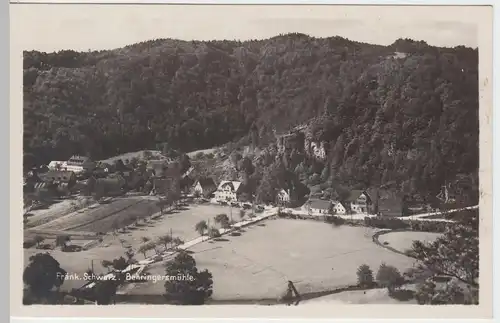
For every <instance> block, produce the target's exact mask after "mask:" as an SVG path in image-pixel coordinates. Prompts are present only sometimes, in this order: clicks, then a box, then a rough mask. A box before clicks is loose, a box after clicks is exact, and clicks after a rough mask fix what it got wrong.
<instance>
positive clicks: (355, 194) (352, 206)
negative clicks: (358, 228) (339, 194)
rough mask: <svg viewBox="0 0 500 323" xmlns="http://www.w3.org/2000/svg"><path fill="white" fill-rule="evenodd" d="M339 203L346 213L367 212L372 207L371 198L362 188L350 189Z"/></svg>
mask: <svg viewBox="0 0 500 323" xmlns="http://www.w3.org/2000/svg"><path fill="white" fill-rule="evenodd" d="M341 204H342V206H343V207H344V208H345V210H346V212H347V213H349V212H354V213H369V212H371V209H372V199H371V197H370V195H368V193H367V192H366V191H364V190H352V191H351V192H350V193H349V196H348V197H347V198H346V199H345V200H343V201H341Z"/></svg>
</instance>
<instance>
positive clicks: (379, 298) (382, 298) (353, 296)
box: [299, 288, 417, 306]
mask: <svg viewBox="0 0 500 323" xmlns="http://www.w3.org/2000/svg"><path fill="white" fill-rule="evenodd" d="M416 303H417V302H416V301H415V300H414V299H412V300H410V301H404V302H402V301H399V300H396V299H394V298H392V297H390V296H389V293H388V291H387V289H386V288H377V289H371V290H367V291H360V290H356V291H346V292H341V293H337V294H331V295H328V296H323V297H318V298H314V299H310V300H306V301H303V302H301V303H300V304H299V306H303V305H335V304H338V305H346V304H410V305H411V304H416Z"/></svg>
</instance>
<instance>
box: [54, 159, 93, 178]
mask: <svg viewBox="0 0 500 323" xmlns="http://www.w3.org/2000/svg"><path fill="white" fill-rule="evenodd" d="M48 167H49V169H51V170H65V171H70V172H73V173H75V174H80V173H83V172H88V171H93V170H94V169H95V167H96V164H95V163H94V162H92V161H91V160H90V158H88V157H84V156H78V155H74V156H71V158H70V159H68V160H67V161H57V160H54V161H51V162H50V163H49V165H48Z"/></svg>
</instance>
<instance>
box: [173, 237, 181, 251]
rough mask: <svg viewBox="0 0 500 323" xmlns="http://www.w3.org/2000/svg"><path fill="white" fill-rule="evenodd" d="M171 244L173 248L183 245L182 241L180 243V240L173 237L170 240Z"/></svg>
mask: <svg viewBox="0 0 500 323" xmlns="http://www.w3.org/2000/svg"><path fill="white" fill-rule="evenodd" d="M172 244H173V245H174V248H176V249H177V248H178V247H179V246H180V245H182V244H184V241H182V239H181V238H178V237H175V238H174V239H173V240H172Z"/></svg>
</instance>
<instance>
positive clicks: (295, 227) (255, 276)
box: [129, 219, 414, 300]
mask: <svg viewBox="0 0 500 323" xmlns="http://www.w3.org/2000/svg"><path fill="white" fill-rule="evenodd" d="M244 231H245V232H243V233H242V235H241V236H235V237H232V236H225V237H224V238H225V240H226V241H220V242H205V243H201V244H198V245H196V246H194V247H192V248H191V249H190V250H191V251H193V252H194V253H193V256H194V257H195V259H196V262H197V266H198V268H199V269H201V270H202V269H208V270H209V271H210V272H212V274H213V279H214V294H213V298H214V299H219V300H223V299H261V298H274V297H280V296H282V294H283V292H285V290H286V286H287V285H286V283H287V281H288V280H291V281H293V282H294V283H295V285H296V287H297V289H298V290H299V292H301V293H309V292H318V291H325V290H332V289H335V288H338V287H342V286H346V285H352V284H355V283H356V279H357V277H356V270H357V268H358V267H359V266H360V265H361V264H364V263H366V264H368V265H369V266H370V267H371V268H372V269H373V270H374V271H375V272H376V270H377V269H378V267H379V266H380V264H381V263H382V262H385V263H387V264H389V265H393V266H396V267H397V268H399V269H400V270H401V271H403V270H405V269H407V268H409V267H411V266H412V265H413V263H414V260H413V259H411V258H408V257H406V256H403V255H399V254H396V253H394V252H391V251H389V250H386V249H384V248H381V247H379V246H377V245H375V244H374V243H373V241H372V239H371V237H372V234H373V232H374V231H373V230H371V229H368V228H360V227H348V226H342V227H333V226H332V225H328V224H325V223H321V222H316V221H306V220H304V221H301V220H285V219H275V220H267V221H265V222H262V223H261V224H255V225H252V226H251V227H248V228H245V229H244ZM148 272H149V273H151V274H154V275H157V274H164V266H163V265H162V264H157V265H154V266H152V267H151V268H149V269H148ZM129 292H130V293H132V294H134V293H136V294H161V293H163V292H164V287H163V283H162V282H157V283H156V284H154V283H153V282H148V283H141V284H140V285H137V286H136V287H135V288H134V289H132V290H130V291H129Z"/></svg>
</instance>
